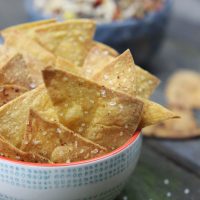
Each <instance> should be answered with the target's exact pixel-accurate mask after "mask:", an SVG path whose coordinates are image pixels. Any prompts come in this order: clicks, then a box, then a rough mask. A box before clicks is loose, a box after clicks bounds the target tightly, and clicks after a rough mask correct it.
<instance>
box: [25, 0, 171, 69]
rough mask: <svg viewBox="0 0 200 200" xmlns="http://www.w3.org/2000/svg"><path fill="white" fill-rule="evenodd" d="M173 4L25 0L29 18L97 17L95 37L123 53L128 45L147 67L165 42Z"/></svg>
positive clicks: (168, 1)
mask: <svg viewBox="0 0 200 200" xmlns="http://www.w3.org/2000/svg"><path fill="white" fill-rule="evenodd" d="M171 7H172V1H171V0H104V1H102V0H90V1H79V0H76V1H75V0H74V1H67V0H60V1H57V0H46V1H45V0H44V1H40V0H25V8H26V10H27V13H28V14H29V16H30V20H39V19H40V20H41V19H49V18H53V17H55V18H57V19H59V20H63V19H65V20H66V19H73V18H90V19H94V20H96V21H97V22H98V25H97V31H96V34H95V40H97V41H99V42H103V43H105V44H107V45H109V46H111V47H113V48H114V49H116V50H117V51H119V52H120V53H122V52H124V51H125V50H126V49H128V48H129V49H130V50H131V52H132V53H133V55H134V59H135V61H136V62H137V63H138V64H141V65H144V66H145V67H148V65H147V66H146V64H147V63H148V62H150V61H151V60H152V58H153V56H154V55H155V54H156V52H157V51H158V50H159V48H160V46H161V44H162V42H163V39H164V37H165V32H166V28H167V25H168V22H169V20H170V13H171ZM147 69H148V68H147Z"/></svg>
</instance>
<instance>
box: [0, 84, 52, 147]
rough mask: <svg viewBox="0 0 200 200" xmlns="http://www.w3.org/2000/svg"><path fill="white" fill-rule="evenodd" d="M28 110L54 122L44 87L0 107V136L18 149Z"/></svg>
mask: <svg viewBox="0 0 200 200" xmlns="http://www.w3.org/2000/svg"><path fill="white" fill-rule="evenodd" d="M30 108H34V109H35V110H36V111H38V110H39V111H40V112H41V114H42V115H45V117H46V118H47V119H52V121H56V117H55V115H54V112H53V111H52V110H53V108H52V104H51V101H50V99H49V96H48V95H47V93H46V89H45V88H44V86H41V87H38V88H37V89H35V90H32V91H30V92H26V93H25V94H23V95H21V96H20V97H18V98H16V99H14V100H13V101H10V102H9V103H7V104H5V105H3V106H2V107H0V127H1V129H0V135H2V136H3V137H4V138H5V139H6V140H8V141H9V142H10V143H12V144H13V145H14V146H16V147H18V148H19V147H20V146H21V141H22V138H23V135H24V133H25V130H26V124H27V122H28V116H29V110H30Z"/></svg>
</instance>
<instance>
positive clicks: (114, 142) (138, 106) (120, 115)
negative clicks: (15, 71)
mask: <svg viewBox="0 0 200 200" xmlns="http://www.w3.org/2000/svg"><path fill="white" fill-rule="evenodd" d="M43 77H44V82H45V84H46V87H47V89H48V92H49V95H50V97H51V99H52V102H53V104H54V106H55V107H56V109H57V113H58V117H59V120H60V122H61V123H62V124H63V125H65V126H66V127H68V128H69V129H71V130H73V131H74V132H77V133H79V134H81V135H82V136H84V137H86V138H88V139H90V140H92V141H94V142H96V143H98V144H100V145H102V146H104V147H106V148H109V149H115V148H117V147H119V146H121V145H123V144H124V143H125V142H126V141H127V140H128V139H129V138H130V137H131V136H132V134H134V132H135V130H136V129H137V126H138V124H139V121H140V116H141V113H142V108H143V103H142V102H141V101H140V100H137V99H134V98H132V97H130V96H127V95H125V94H123V93H119V92H115V91H112V90H110V89H107V88H105V87H103V86H100V85H98V84H96V83H94V82H90V81H88V80H86V79H83V78H81V77H77V76H75V75H72V74H70V73H67V72H64V71H61V70H56V69H51V68H49V69H46V70H44V71H43Z"/></svg>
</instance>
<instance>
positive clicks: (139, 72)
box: [82, 46, 160, 98]
mask: <svg viewBox="0 0 200 200" xmlns="http://www.w3.org/2000/svg"><path fill="white" fill-rule="evenodd" d="M122 55H123V56H124V57H125V55H126V57H127V58H128V57H129V58H130V57H132V55H131V52H130V51H128V50H127V51H126V52H125V53H124V54H122ZM122 55H121V56H122ZM121 56H119V57H118V58H115V56H114V55H111V54H109V53H105V52H104V51H102V49H99V48H98V46H97V47H94V48H92V49H91V50H90V52H89V53H88V55H87V57H86V59H85V63H84V66H83V67H82V74H83V76H85V77H86V78H88V79H93V80H96V79H95V78H96V77H97V78H98V76H100V77H103V78H101V79H102V81H100V80H99V82H102V83H103V82H104V81H106V80H104V79H107V81H106V82H107V83H108V82H109V81H110V83H111V84H112V76H113V74H112V73H113V71H111V68H112V67H111V65H112V62H117V61H120V59H122V58H123V56H122V57H121ZM120 57H121V58H120ZM127 58H126V59H127ZM132 62H134V61H133V58H132ZM121 67H122V69H121V71H122V70H123V69H124V70H127V68H128V67H127V65H121ZM119 70H120V68H118V69H117V71H119ZM117 71H116V72H117ZM132 73H133V72H132ZM131 75H132V76H131ZM109 76H111V78H110V80H109ZM130 77H131V78H130ZM121 78H122V77H121ZM125 78H127V81H126V82H128V81H130V82H132V79H133V78H135V88H136V89H137V96H139V97H143V98H149V97H150V96H151V94H152V93H153V91H154V90H155V88H156V87H157V86H158V85H159V83H160V80H159V79H158V78H157V77H155V76H153V75H152V74H150V73H149V72H147V71H146V70H144V69H142V68H141V67H139V66H136V70H134V74H131V72H128V71H127V73H126V74H124V77H123V79H125ZM99 79H100V78H99ZM118 84H119V83H118ZM121 84H122V83H121ZM127 84H128V83H127ZM128 85H130V83H129V84H128ZM133 86H134V85H133ZM121 89H122V88H121ZM126 93H131V92H130V91H126Z"/></svg>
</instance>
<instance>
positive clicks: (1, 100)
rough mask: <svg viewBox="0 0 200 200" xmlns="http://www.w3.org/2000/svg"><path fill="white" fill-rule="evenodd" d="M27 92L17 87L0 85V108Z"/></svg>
mask: <svg viewBox="0 0 200 200" xmlns="http://www.w3.org/2000/svg"><path fill="white" fill-rule="evenodd" d="M27 91H28V90H27V89H26V88H24V87H21V86H18V85H0V107H1V106H3V105H4V104H6V103H8V102H9V101H11V100H13V99H15V98H16V97H18V96H20V95H22V94H23V93H25V92H27Z"/></svg>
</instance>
